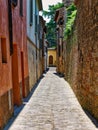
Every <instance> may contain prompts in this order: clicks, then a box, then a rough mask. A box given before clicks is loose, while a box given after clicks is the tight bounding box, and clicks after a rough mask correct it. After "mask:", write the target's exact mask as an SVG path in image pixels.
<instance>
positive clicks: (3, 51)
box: [1, 38, 7, 63]
mask: <svg viewBox="0 0 98 130" xmlns="http://www.w3.org/2000/svg"><path fill="white" fill-rule="evenodd" d="M1 55H2V63H7V47H6V38H1Z"/></svg>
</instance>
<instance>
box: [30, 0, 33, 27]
mask: <svg viewBox="0 0 98 130" xmlns="http://www.w3.org/2000/svg"><path fill="white" fill-rule="evenodd" d="M32 24H33V0H30V26H32Z"/></svg>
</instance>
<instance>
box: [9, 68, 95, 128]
mask: <svg viewBox="0 0 98 130" xmlns="http://www.w3.org/2000/svg"><path fill="white" fill-rule="evenodd" d="M43 76H44V77H43V78H42V79H41V81H40V83H39V84H38V86H37V88H36V90H35V92H34V93H33V95H32V96H31V98H30V100H29V102H27V103H26V105H25V107H24V108H23V109H22V111H21V112H20V114H19V115H18V117H17V118H16V119H15V121H14V122H13V124H12V125H11V127H10V128H9V130H96V129H97V128H96V126H95V125H94V124H93V123H92V121H91V120H90V119H89V118H88V116H87V115H86V114H85V112H84V111H83V110H82V108H81V106H80V105H79V103H78V101H77V99H76V97H75V95H74V93H73V91H72V89H71V87H70V86H69V84H68V83H67V82H66V81H65V80H64V79H63V78H62V77H59V76H58V75H57V74H56V71H55V68H50V70H49V71H48V72H47V73H46V74H44V75H43Z"/></svg>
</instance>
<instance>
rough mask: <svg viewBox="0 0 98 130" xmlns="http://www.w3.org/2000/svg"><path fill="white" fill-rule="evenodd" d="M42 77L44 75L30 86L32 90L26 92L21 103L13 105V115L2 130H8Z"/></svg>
mask: <svg viewBox="0 0 98 130" xmlns="http://www.w3.org/2000/svg"><path fill="white" fill-rule="evenodd" d="M42 78H44V75H42V76H41V78H40V79H39V80H38V82H37V83H36V84H35V85H34V87H33V88H32V90H31V91H30V93H29V94H28V96H27V97H26V98H24V99H23V104H22V105H21V106H14V113H13V116H12V117H11V119H9V121H8V123H7V124H6V125H5V127H4V129H3V130H8V129H9V128H10V127H11V125H12V124H13V122H14V121H15V119H16V118H17V116H18V115H19V113H20V112H21V111H22V109H23V108H24V106H25V105H26V104H27V102H28V101H29V100H30V98H31V96H32V95H33V93H34V92H35V90H36V89H37V87H38V84H39V83H40V81H41V80H42Z"/></svg>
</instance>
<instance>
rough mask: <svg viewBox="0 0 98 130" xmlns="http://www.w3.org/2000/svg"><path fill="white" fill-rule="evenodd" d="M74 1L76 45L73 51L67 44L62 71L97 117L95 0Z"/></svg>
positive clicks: (97, 21)
mask: <svg viewBox="0 0 98 130" xmlns="http://www.w3.org/2000/svg"><path fill="white" fill-rule="evenodd" d="M76 4H77V10H78V13H77V20H76V23H77V46H76V50H75V48H74V46H72V45H71V50H70V44H69V45H68V46H69V50H70V51H69V52H68V50H67V61H66V64H67V65H66V66H67V68H66V70H65V72H66V71H67V72H66V74H67V79H68V81H69V82H70V83H71V85H72V87H73V88H74V91H75V92H76V95H77V97H78V99H79V101H80V103H81V105H82V106H83V108H85V109H87V110H88V111H89V112H91V113H92V115H94V116H95V117H96V118H97V119H98V1H97V0H95V1H93V0H84V2H82V1H81V0H78V1H77V2H76ZM71 39H72V37H71ZM67 42H70V40H69V41H67ZM68 46H67V49H68ZM75 55H76V56H75ZM76 57H77V58H76ZM75 64H76V65H75ZM75 77H77V78H75ZM74 78H75V80H76V81H75V84H76V85H75V84H74V82H73V81H74Z"/></svg>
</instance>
